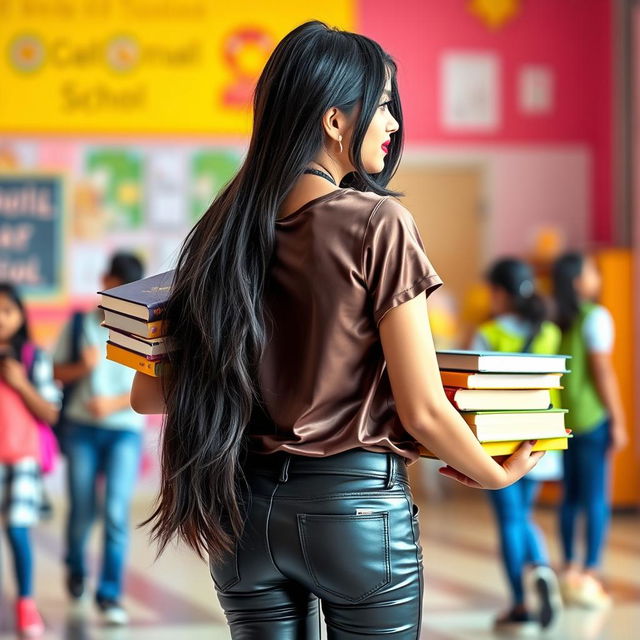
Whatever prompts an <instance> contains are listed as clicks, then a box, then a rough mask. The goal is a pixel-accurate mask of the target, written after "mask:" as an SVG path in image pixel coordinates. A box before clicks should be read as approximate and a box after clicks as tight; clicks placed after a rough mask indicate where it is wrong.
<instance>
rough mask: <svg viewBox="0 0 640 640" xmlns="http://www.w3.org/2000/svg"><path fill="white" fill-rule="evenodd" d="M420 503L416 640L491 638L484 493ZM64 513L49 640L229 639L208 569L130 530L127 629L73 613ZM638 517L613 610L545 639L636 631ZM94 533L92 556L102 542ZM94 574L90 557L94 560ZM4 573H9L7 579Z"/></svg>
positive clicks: (45, 574) (48, 572)
mask: <svg viewBox="0 0 640 640" xmlns="http://www.w3.org/2000/svg"><path fill="white" fill-rule="evenodd" d="M415 493H416V498H417V500H418V502H419V504H420V505H421V514H420V518H421V528H422V544H423V547H424V554H425V574H426V590H425V599H424V624H423V633H422V636H421V637H422V638H424V639H429V640H461V639H474V640H490V639H491V638H494V635H493V634H492V633H491V621H492V618H493V616H494V615H495V613H496V612H497V611H499V610H500V609H501V608H502V607H503V606H504V604H505V597H506V589H505V584H504V580H503V575H502V570H501V567H500V565H499V564H498V562H497V559H496V548H497V541H496V534H495V530H494V528H493V525H492V519H491V513H490V511H489V509H488V506H487V502H486V499H485V497H484V496H483V495H482V493H481V492H477V493H476V492H473V491H471V490H468V491H466V490H464V491H462V492H458V491H457V492H455V493H454V494H449V495H445V496H444V497H441V498H437V497H433V496H431V497H427V496H426V495H424V493H423V492H421V491H419V490H416V492H415ZM148 509H149V499H148V498H144V497H143V496H139V497H138V498H137V500H136V505H135V509H134V517H135V520H136V521H137V522H139V521H140V520H142V519H143V517H144V516H145V515H146V514H147V512H148ZM63 510H64V506H63V505H62V504H56V510H55V516H54V519H53V520H51V521H49V522H46V523H44V524H42V525H41V526H40V527H39V528H38V529H37V531H35V533H34V539H35V541H36V563H37V579H36V582H37V600H38V603H39V605H40V608H41V610H42V613H43V615H44V616H45V618H46V622H47V625H48V632H47V635H46V638H51V639H53V638H56V639H61V640H205V639H206V640H223V639H228V638H229V634H228V632H227V629H226V627H225V625H224V616H223V614H222V612H221V610H220V607H219V605H218V602H217V599H216V596H215V592H214V590H213V587H212V584H211V581H210V578H209V575H208V570H207V567H206V565H205V564H204V563H202V562H200V561H199V560H198V559H196V558H195V557H194V556H193V555H192V554H190V553H188V552H187V551H185V550H181V549H175V548H173V549H170V550H168V551H167V552H166V554H165V555H164V556H162V557H161V558H160V559H159V560H158V561H155V562H154V549H153V548H152V547H151V546H150V545H149V543H148V540H147V537H146V533H144V532H143V531H140V530H136V531H135V533H134V536H133V540H132V547H131V554H130V570H129V573H128V577H127V595H126V598H125V600H124V603H125V605H126V607H127V609H128V611H129V613H130V615H131V624H130V626H129V627H127V628H121V629H109V628H105V627H102V626H101V625H100V624H99V621H98V619H97V616H96V614H95V611H94V610H93V607H92V605H91V603H90V602H88V603H87V604H86V606H85V607H84V608H76V610H73V609H70V607H69V604H68V601H67V598H66V595H65V592H64V590H63V588H62V585H63V575H64V574H63V571H62V569H61V566H60V557H61V546H60V532H61V520H62V513H63ZM538 521H539V522H540V524H541V525H542V528H543V529H544V530H545V532H546V533H547V538H548V541H549V546H550V548H551V553H552V558H553V559H554V560H557V559H558V557H559V556H558V545H557V540H556V538H555V518H554V513H553V511H552V510H550V509H540V510H538ZM639 525H640V517H638V516H637V515H635V516H633V515H618V516H616V517H615V519H614V522H613V527H612V531H611V534H610V537H609V540H610V544H609V547H608V550H607V553H606V561H605V573H606V578H607V582H608V584H609V587H610V589H611V593H612V594H613V596H614V599H615V606H614V607H613V609H612V610H610V611H609V612H607V613H604V614H601V613H589V612H585V611H580V610H568V611H566V612H565V614H564V616H563V619H562V622H561V625H560V627H559V628H558V629H557V630H556V631H555V632H554V633H553V634H551V635H549V634H547V635H546V636H545V637H546V638H554V639H555V638H557V639H562V640H595V639H602V640H604V639H607V640H609V639H615V640H625V639H627V638H629V639H630V638H636V637H639V636H638V635H637V630H638V629H640V537H639V535H638V534H639V533H640V528H639ZM99 533H100V532H99V531H98V530H96V531H95V533H94V536H93V540H92V549H94V550H95V549H96V548H97V546H98V543H99ZM2 546H3V556H4V558H3V562H2V567H3V571H2V574H3V593H4V595H5V597H4V598H3V604H2V607H1V610H0V614H1V619H0V620H1V621H0V639H2V640H4V639H6V638H14V637H15V636H14V634H13V633H12V632H11V628H12V624H13V623H12V618H13V615H12V609H13V606H12V603H13V597H12V595H11V594H13V581H12V576H11V575H10V572H7V568H8V567H7V557H6V549H4V547H6V545H5V544H3V545H2ZM92 563H93V565H94V566H95V555H94V556H92ZM7 573H9V575H7Z"/></svg>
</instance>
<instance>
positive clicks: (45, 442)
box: [22, 342, 60, 473]
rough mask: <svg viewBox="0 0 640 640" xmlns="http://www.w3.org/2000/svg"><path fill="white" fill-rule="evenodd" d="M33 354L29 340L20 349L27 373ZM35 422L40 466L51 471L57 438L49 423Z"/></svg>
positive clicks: (53, 464) (30, 368)
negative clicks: (38, 442)
mask: <svg viewBox="0 0 640 640" xmlns="http://www.w3.org/2000/svg"><path fill="white" fill-rule="evenodd" d="M35 355H36V349H35V346H34V345H33V344H32V343H30V342H27V343H25V345H24V347H23V349H22V362H23V364H24V366H25V367H26V368H27V371H28V372H29V375H31V370H32V368H33V363H34V360H35ZM36 422H37V426H38V438H39V441H40V468H41V469H42V473H51V472H52V471H53V470H54V469H55V467H56V462H57V460H58V456H59V455H60V448H59V446H58V439H57V438H56V436H55V434H54V433H53V429H52V428H51V426H50V425H48V424H47V423H46V422H42V421H41V420H36Z"/></svg>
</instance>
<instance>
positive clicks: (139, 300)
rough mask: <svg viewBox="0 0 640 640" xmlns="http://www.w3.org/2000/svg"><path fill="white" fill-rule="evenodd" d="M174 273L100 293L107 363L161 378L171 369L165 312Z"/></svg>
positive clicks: (163, 274) (169, 272) (167, 272)
mask: <svg viewBox="0 0 640 640" xmlns="http://www.w3.org/2000/svg"><path fill="white" fill-rule="evenodd" d="M173 273H174V272H173V271H166V272H164V273H159V274H157V275H155V276H151V277H149V278H143V279H142V280H136V281H135V282H130V283H128V284H123V285H121V286H119V287H113V288H112V289H106V290H104V291H99V292H98V293H99V294H100V296H101V302H100V304H99V305H98V306H99V308H100V309H102V310H103V312H104V322H103V323H102V324H103V326H105V327H107V328H108V329H109V339H108V341H107V359H108V360H112V361H113V362H118V363H120V364H123V365H125V366H126V367H130V368H132V369H135V370H136V371H141V372H142V373H146V374H147V375H150V376H154V377H158V376H160V375H162V373H163V369H165V368H166V367H167V366H168V362H167V359H168V355H167V354H168V353H169V351H170V350H171V341H170V339H169V337H168V336H167V335H166V323H165V322H164V318H163V316H164V312H165V306H166V302H167V299H168V297H169V293H170V291H171V283H172V280H173Z"/></svg>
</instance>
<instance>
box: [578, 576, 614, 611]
mask: <svg viewBox="0 0 640 640" xmlns="http://www.w3.org/2000/svg"><path fill="white" fill-rule="evenodd" d="M572 597H573V601H574V603H575V604H577V605H578V606H580V607H584V608H585V609H608V608H609V607H610V606H611V596H610V595H609V594H608V593H607V592H606V591H605V590H604V587H603V586H602V583H601V582H600V581H599V580H597V579H596V578H594V577H593V576H592V575H590V574H584V575H583V576H582V579H581V581H580V585H579V587H578V588H577V589H575V590H574V592H573V593H572Z"/></svg>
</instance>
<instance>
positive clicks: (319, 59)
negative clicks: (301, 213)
mask: <svg viewBox="0 0 640 640" xmlns="http://www.w3.org/2000/svg"><path fill="white" fill-rule="evenodd" d="M396 71H397V69H396V65H395V63H394V61H393V60H392V58H391V57H390V56H389V55H388V54H387V53H385V52H384V51H383V50H382V48H381V47H380V45H379V44H377V43H376V42H374V41H373V40H371V39H369V38H366V37H364V36H362V35H358V34H356V33H350V32H347V31H342V30H339V29H336V28H331V27H329V26H327V25H326V24H324V23H322V22H319V21H310V22H306V23H304V24H302V25H300V26H298V27H297V28H296V29H294V30H293V31H291V32H290V33H289V34H288V35H287V36H285V38H284V39H283V40H282V41H281V42H280V43H279V44H278V45H277V47H276V48H275V50H274V51H273V53H272V54H271V56H270V58H269V60H268V61H267V63H266V66H265V68H264V70H263V72H262V74H261V75H260V78H259V79H258V82H257V86H256V89H255V92H254V97H253V111H254V121H253V132H252V136H251V140H250V143H249V149H248V152H247V155H246V159H245V160H244V162H243V164H242V166H241V168H240V169H239V171H238V173H237V174H236V175H235V177H233V178H232V179H231V181H230V182H229V183H228V184H227V185H226V186H225V187H224V188H223V189H222V191H221V192H220V193H219V194H218V196H217V197H216V198H215V199H214V201H213V203H212V204H211V205H210V207H209V208H208V210H207V211H206V213H205V214H204V215H203V217H202V218H201V219H200V220H199V221H198V223H197V224H196V225H195V226H194V227H193V229H192V230H191V232H190V233H189V234H188V236H187V238H186V240H185V242H184V244H183V246H182V249H181V252H180V256H179V259H178V262H177V267H176V272H175V277H174V281H173V286H172V293H171V296H170V299H169V301H168V304H167V309H166V316H167V320H168V330H169V332H170V333H171V335H172V336H173V338H174V340H175V346H176V351H175V352H174V353H173V355H172V357H171V367H172V368H171V371H172V373H171V375H169V376H167V377H166V378H165V380H164V385H163V386H164V389H163V390H164V394H165V400H166V415H165V422H164V435H163V441H162V453H161V458H162V461H161V466H162V478H161V487H160V492H159V496H158V501H157V504H156V508H155V510H154V513H153V514H152V515H151V517H150V518H149V519H148V520H147V521H146V522H145V523H144V524H146V523H149V522H153V527H152V537H153V538H154V539H155V540H157V541H158V543H159V552H158V553H161V552H162V551H163V549H164V548H165V546H166V545H167V543H168V542H169V541H170V540H171V539H172V538H174V537H178V538H180V539H182V540H184V541H185V542H186V543H187V544H188V545H189V546H190V547H192V548H193V549H194V550H195V551H196V552H197V553H198V554H199V555H201V556H202V555H204V553H205V552H206V553H208V554H209V556H210V557H211V558H213V559H217V558H220V557H222V555H223V554H224V552H225V551H228V550H230V549H231V548H232V547H233V544H234V542H235V541H236V540H237V539H238V537H239V536H240V534H241V532H242V527H243V510H242V506H243V505H242V501H241V492H240V489H241V480H242V471H241V467H242V456H243V455H244V453H245V451H246V444H247V442H246V440H247V436H246V434H245V427H246V426H247V424H248V423H249V421H250V419H251V414H252V411H255V410H256V407H259V410H264V407H263V405H262V403H261V399H260V393H259V389H258V386H257V367H258V363H259V361H260V358H261V355H262V352H263V348H264V345H265V342H266V339H265V337H266V331H265V317H264V316H265V315H266V313H265V309H263V303H262V294H263V290H264V284H265V279H266V277H267V272H268V268H269V264H270V261H271V258H272V254H273V250H274V247H275V220H276V216H277V212H278V209H279V207H280V205H281V204H282V202H283V201H284V199H285V196H286V195H287V193H288V192H289V191H290V190H291V188H292V187H293V185H294V183H295V182H296V181H297V179H298V178H299V177H300V176H301V175H302V173H303V171H304V169H305V167H307V166H308V163H309V162H310V161H311V160H313V158H314V157H315V156H316V155H317V154H318V152H320V151H321V149H322V147H323V144H324V137H325V134H324V130H323V127H322V116H323V114H324V113H325V112H326V111H327V110H328V109H330V108H331V107H337V108H338V109H340V110H342V111H343V112H344V113H345V114H346V115H347V116H349V115H350V114H352V113H355V112H354V109H358V113H357V118H356V121H355V124H354V125H353V135H352V138H351V142H350V148H349V157H350V159H351V163H352V165H353V166H354V167H355V171H354V172H352V173H351V174H349V175H347V176H345V179H344V180H343V182H342V186H348V187H351V188H354V189H356V190H360V191H373V192H375V193H377V194H380V195H394V196H396V195H402V194H400V193H398V192H394V191H391V190H389V189H387V188H386V185H387V184H388V182H389V180H390V179H391V177H392V176H393V174H394V173H395V171H396V169H397V165H398V163H399V160H400V157H401V153H402V145H403V136H402V110H401V106H400V98H399V95H398V87H397V82H396ZM387 79H390V81H391V102H390V104H389V105H388V106H389V111H390V112H391V114H392V115H393V117H394V118H395V119H396V120H397V121H398V124H399V128H398V130H397V131H396V132H395V133H394V135H393V136H392V138H391V143H390V146H389V153H388V155H387V156H386V159H385V167H384V169H383V170H382V171H381V172H380V173H378V174H371V175H370V174H367V172H366V171H365V169H364V166H363V164H362V160H361V157H360V151H361V148H362V142H363V139H364V137H365V133H366V131H367V129H368V127H369V124H370V122H371V120H372V119H373V116H374V114H375V111H376V108H378V106H379V101H380V98H381V95H382V93H383V90H384V88H385V84H386V81H387Z"/></svg>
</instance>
